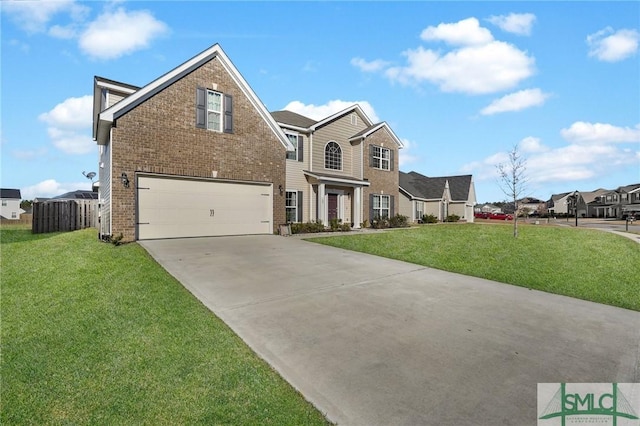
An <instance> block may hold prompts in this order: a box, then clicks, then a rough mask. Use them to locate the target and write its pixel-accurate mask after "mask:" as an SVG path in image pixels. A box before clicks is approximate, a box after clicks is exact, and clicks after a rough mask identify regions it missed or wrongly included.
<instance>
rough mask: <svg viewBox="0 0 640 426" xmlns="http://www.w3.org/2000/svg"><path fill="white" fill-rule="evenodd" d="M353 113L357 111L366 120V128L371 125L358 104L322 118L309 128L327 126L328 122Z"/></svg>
mask: <svg viewBox="0 0 640 426" xmlns="http://www.w3.org/2000/svg"><path fill="white" fill-rule="evenodd" d="M353 111H358V112H359V113H360V114H362V116H363V117H364V118H365V119H366V121H365V122H366V123H367V126H371V125H373V122H372V121H371V120H370V119H369V117H367V114H365V113H364V111H363V110H362V108H360V105H358V104H353V105H351V106H350V107H348V108H345V109H343V110H342V111H340V112H336V113H335V114H333V115H330V116H329V117H326V118H324V119H323V120H321V121H318V122H317V123H316V124H314V125H313V126H311V127H310V129H311V130H316V129H317V128H318V127H322V126H324V125H325V124H327V123H328V122H330V121H332V120H335V119H336V118H338V117H341V116H343V115H346V114H347V113H349V112H353Z"/></svg>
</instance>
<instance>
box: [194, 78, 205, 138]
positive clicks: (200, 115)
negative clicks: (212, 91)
mask: <svg viewBox="0 0 640 426" xmlns="http://www.w3.org/2000/svg"><path fill="white" fill-rule="evenodd" d="M196 127H198V128H200V129H206V128H207V91H206V90H205V89H203V88H202V87H197V88H196Z"/></svg>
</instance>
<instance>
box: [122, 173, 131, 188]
mask: <svg viewBox="0 0 640 426" xmlns="http://www.w3.org/2000/svg"><path fill="white" fill-rule="evenodd" d="M120 180H122V185H123V186H124V187H125V188H128V187H129V178H128V177H127V174H126V173H125V172H122V175H121V176H120Z"/></svg>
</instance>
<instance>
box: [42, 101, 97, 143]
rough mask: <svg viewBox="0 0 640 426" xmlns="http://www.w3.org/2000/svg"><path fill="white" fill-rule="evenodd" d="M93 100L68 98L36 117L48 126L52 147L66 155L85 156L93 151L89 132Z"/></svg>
mask: <svg viewBox="0 0 640 426" xmlns="http://www.w3.org/2000/svg"><path fill="white" fill-rule="evenodd" d="M92 111H93V98H92V97H91V96H88V95H87V96H83V97H81V98H69V99H66V100H65V101H64V102H62V103H60V104H58V105H56V106H55V107H54V108H53V109H52V110H51V111H49V112H45V113H43V114H40V116H39V117H38V118H39V119H40V120H41V121H44V122H45V123H47V124H48V125H49V127H48V129H47V133H48V134H49V137H50V138H51V140H52V142H53V145H54V146H55V147H56V148H58V149H60V150H61V151H63V152H65V153H67V154H87V153H89V152H91V150H92V149H94V146H93V141H92V139H91V137H90V136H89V135H90V131H89V129H91V123H92V118H91V114H92Z"/></svg>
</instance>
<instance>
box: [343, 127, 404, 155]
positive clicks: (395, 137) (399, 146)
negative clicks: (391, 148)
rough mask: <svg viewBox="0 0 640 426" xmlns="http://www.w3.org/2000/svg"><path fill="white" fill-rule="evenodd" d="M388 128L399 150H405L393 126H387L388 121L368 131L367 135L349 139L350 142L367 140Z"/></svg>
mask: <svg viewBox="0 0 640 426" xmlns="http://www.w3.org/2000/svg"><path fill="white" fill-rule="evenodd" d="M383 127H386V128H387V130H388V131H389V133H390V134H391V138H392V139H393V141H394V142H395V143H396V145H398V149H402V148H404V144H403V143H402V141H401V140H400V138H398V136H397V135H396V134H395V132H394V131H393V130H392V129H391V126H389V125H388V124H387V122H386V121H383V122H382V123H378V124H377V125H376V126H375V127H372V128H371V129H369V131H367V132H366V133H365V134H363V135H360V136H356V137H353V138H351V139H349V142H351V141H356V140H359V139H365V138H368V137H369V135H371V134H372V133H374V132H377V131H378V130H380V129H381V128H383Z"/></svg>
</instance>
